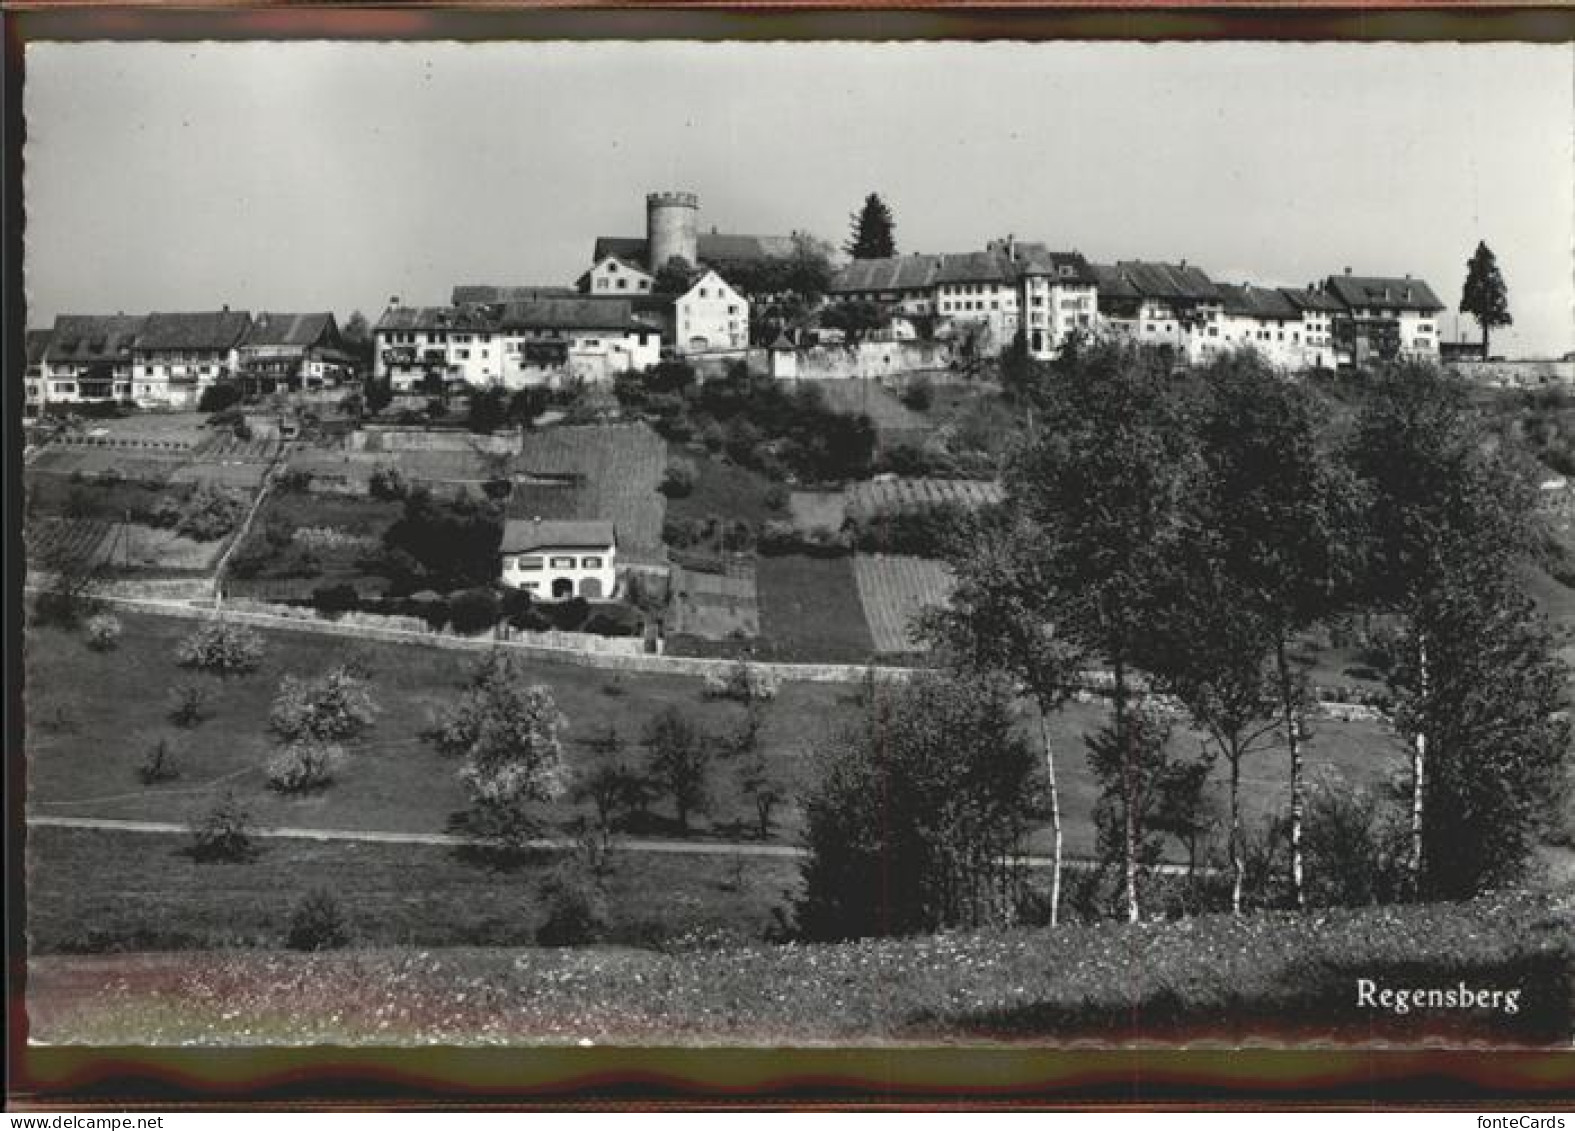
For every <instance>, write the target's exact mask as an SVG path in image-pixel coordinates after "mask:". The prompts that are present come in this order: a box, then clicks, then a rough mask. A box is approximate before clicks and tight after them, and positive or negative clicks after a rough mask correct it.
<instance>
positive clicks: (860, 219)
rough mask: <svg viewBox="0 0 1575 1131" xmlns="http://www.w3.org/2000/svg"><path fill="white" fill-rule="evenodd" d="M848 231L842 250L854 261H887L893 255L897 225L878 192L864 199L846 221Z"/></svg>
mask: <svg viewBox="0 0 1575 1131" xmlns="http://www.w3.org/2000/svg"><path fill="white" fill-rule="evenodd" d="M848 219H849V223H850V226H851V229H852V230H851V231H850V233H849V235H848V242H847V243H845V244H843V245H842V250H843V251H845V252H847V253H848V254H849V255H850V256H852V257H853V258H854V259H888V258H890V257H891V256H893V255H896V254H897V235H896V233H897V223H896V221H895V220H893V219H892V215H891V209H890V207H888V206H887V204H886V202H885V201H884V200H882V199H881V198H880V194H879V193H873V192H872V193H870V194H869V195H868V196H866V197H865V198H864V206H863V207H862V208H860V209H859V210H858V211H857V212H855V213H853V215H852V216H850V217H849V218H848Z"/></svg>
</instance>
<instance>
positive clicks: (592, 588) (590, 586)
mask: <svg viewBox="0 0 1575 1131" xmlns="http://www.w3.org/2000/svg"><path fill="white" fill-rule="evenodd" d="M580 596H581V597H584V598H585V599H586V600H587V601H600V600H601V599H602V582H601V578H599V577H587V578H586V579H585V580H583V581H581V582H580Z"/></svg>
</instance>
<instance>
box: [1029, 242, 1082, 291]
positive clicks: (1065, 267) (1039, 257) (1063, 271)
mask: <svg viewBox="0 0 1575 1131" xmlns="http://www.w3.org/2000/svg"><path fill="white" fill-rule="evenodd" d="M1017 256H1018V270H1019V271H1020V272H1021V273H1022V274H1024V275H1052V276H1054V277H1056V278H1058V279H1068V280H1070V281H1072V282H1075V283H1078V284H1079V285H1088V284H1092V283H1095V282H1096V281H1097V280H1096V279H1095V278H1094V272H1093V269H1092V268H1091V267H1090V266H1089V265H1088V260H1086V259H1084V258H1083V257H1082V255H1080V254H1079V253H1078V252H1075V251H1046V250H1044V246H1043V245H1042V244H1018V245H1017Z"/></svg>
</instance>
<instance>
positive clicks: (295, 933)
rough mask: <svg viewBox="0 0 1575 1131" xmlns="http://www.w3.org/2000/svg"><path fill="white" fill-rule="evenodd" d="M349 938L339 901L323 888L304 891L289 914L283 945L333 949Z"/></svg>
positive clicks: (299, 947)
mask: <svg viewBox="0 0 1575 1131" xmlns="http://www.w3.org/2000/svg"><path fill="white" fill-rule="evenodd" d="M349 941H350V927H349V924H348V923H347V922H346V920H345V915H344V912H343V911H341V910H340V908H339V901H338V900H336V899H335V898H334V897H333V893H332V892H330V891H328V890H327V889H326V888H313V889H312V890H311V891H309V892H307V893H306V895H305V896H304V897H302V899H301V901H300V902H299V903H297V904H296V905H295V909H294V910H293V911H292V912H291V913H290V931H289V934H287V935H286V936H285V940H284V945H285V946H287V947H289V948H290V949H291V950H337V949H338V948H339V947H342V946H344V945H345V944H346V943H348V942H349Z"/></svg>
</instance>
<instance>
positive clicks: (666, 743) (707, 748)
mask: <svg viewBox="0 0 1575 1131" xmlns="http://www.w3.org/2000/svg"><path fill="white" fill-rule="evenodd" d="M643 737H644V741H645V749H646V756H647V759H646V780H648V781H649V782H650V783H651V784H652V785H653V786H654V787H655V788H656V789H657V790H658V791H660V792H661V793H663V794H665V795H666V796H667V797H669V798H671V799H672V802H673V809H674V810H675V811H676V813H677V815H678V827H679V829H680V830H681V831H683V832H685V833H687V832H688V831H689V817H690V815H691V814H693V813H703V812H705V811H706V809H707V808H708V807H709V806H710V801H711V789H710V781H709V778H710V772H711V756H712V754H713V753H714V743H713V742H712V739H711V736H710V735H708V734H706V733H704V732H703V731H702V730H701V729H700V728H699V727H698V726H696V725H695V724H694V721H693V720H692V719H690V718H689V716H688V715H686V714H685V713H684V712H683V711H682V710H680V709H679V708H678V707H667V708H666V709H664V710H663V711H662V712H661V713H660V714H658V715H657V716H656V717H655V718H653V719H652V720H651V721H650V723H649V724H647V726H646V728H645V734H644V736H643Z"/></svg>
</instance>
